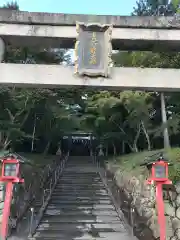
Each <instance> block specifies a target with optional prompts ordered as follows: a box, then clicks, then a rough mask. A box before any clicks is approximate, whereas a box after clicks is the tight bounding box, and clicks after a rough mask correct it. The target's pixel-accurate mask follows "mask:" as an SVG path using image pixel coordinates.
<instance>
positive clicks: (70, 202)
mask: <svg viewBox="0 0 180 240" xmlns="http://www.w3.org/2000/svg"><path fill="white" fill-rule="evenodd" d="M52 202H53V204H54V203H58V204H62V205H64V204H66V205H80V204H82V205H84V204H87V205H94V204H112V201H111V200H101V199H94V200H93V199H75V200H74V198H73V199H67V200H65V199H64V200H62V199H59V197H58V196H53V197H52V198H51V200H50V202H49V204H51V203H52Z"/></svg>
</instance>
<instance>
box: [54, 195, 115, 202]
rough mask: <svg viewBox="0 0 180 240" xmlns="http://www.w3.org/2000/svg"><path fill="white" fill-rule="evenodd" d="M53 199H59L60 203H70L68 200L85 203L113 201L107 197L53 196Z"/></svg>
mask: <svg viewBox="0 0 180 240" xmlns="http://www.w3.org/2000/svg"><path fill="white" fill-rule="evenodd" d="M52 198H57V199H59V201H65V202H68V200H70V201H76V200H77V201H83V200H85V201H86V200H89V201H96V200H98V201H103V200H104V201H108V200H109V201H111V198H110V197H109V196H108V195H107V196H89V197H88V196H74V195H71V197H70V196H69V195H60V196H59V195H52ZM66 200H67V201H66Z"/></svg>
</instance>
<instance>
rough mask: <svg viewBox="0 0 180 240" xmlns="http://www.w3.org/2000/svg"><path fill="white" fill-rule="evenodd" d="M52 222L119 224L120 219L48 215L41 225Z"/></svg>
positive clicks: (112, 217)
mask: <svg viewBox="0 0 180 240" xmlns="http://www.w3.org/2000/svg"><path fill="white" fill-rule="evenodd" d="M47 222H51V223H52V224H54V225H56V224H58V226H59V223H76V224H77V223H114V222H115V223H119V217H118V215H116V216H109V215H107V216H95V215H92V214H91V215H87V214H81V215H80V214H79V215H75V214H74V215H73V214H60V215H58V216H52V215H46V216H44V217H43V218H42V220H41V223H47Z"/></svg>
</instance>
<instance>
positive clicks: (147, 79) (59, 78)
mask: <svg viewBox="0 0 180 240" xmlns="http://www.w3.org/2000/svg"><path fill="white" fill-rule="evenodd" d="M76 40H77V41H76ZM7 43H10V44H11V45H14V46H41V47H43V46H44V47H52V48H53V47H56V48H57V47H58V48H74V46H75V50H76V51H75V52H76V61H75V67H69V66H63V65H37V64H27V65H26V64H7V63H2V62H3V55H4V52H5V47H6V44H7ZM112 49H114V50H152V49H153V50H157V51H166V49H168V50H174V51H179V50H180V24H179V19H178V17H177V16H175V17H173V16H172V17H164V16H161V17H157V16H152V17H151V16H150V17H149V16H147V17H138V16H129V17H126V16H124V17H122V16H96V15H73V14H51V13H30V12H21V11H15V10H8V9H0V62H1V63H0V84H3V85H6V86H14V85H15V86H19V87H48V88H54V87H61V88H62V87H69V86H77V87H78V86H85V87H94V88H101V89H102V88H104V89H109V90H110V89H115V90H118V89H119V90H124V89H130V90H133V89H139V90H153V91H161V92H164V91H179V90H180V81H179V76H180V70H179V69H160V68H143V69H142V68H113V64H112V61H111V54H112ZM162 107H163V108H164V102H163V95H162ZM162 116H163V121H166V114H165V111H164V112H163V115H162Z"/></svg>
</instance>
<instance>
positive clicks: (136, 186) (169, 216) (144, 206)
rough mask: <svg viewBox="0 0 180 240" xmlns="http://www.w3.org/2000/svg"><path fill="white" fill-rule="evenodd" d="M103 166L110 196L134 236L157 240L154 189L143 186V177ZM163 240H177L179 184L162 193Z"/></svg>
mask: <svg viewBox="0 0 180 240" xmlns="http://www.w3.org/2000/svg"><path fill="white" fill-rule="evenodd" d="M129 174H130V173H127V172H122V171H121V170H120V169H117V167H113V165H111V164H107V165H106V176H107V179H109V181H108V182H109V184H110V187H111V189H112V192H113V195H114V196H115V197H116V199H117V201H118V202H119V205H120V207H121V208H122V211H123V212H124V215H125V217H126V219H127V220H128V222H129V224H130V225H131V226H132V227H133V231H134V235H136V236H137V237H138V238H139V239H140V240H141V239H144V238H146V240H152V239H159V224H158V218H157V207H156V199H155V187H154V186H152V185H147V184H146V183H145V178H144V176H143V175H140V176H138V177H135V176H131V175H129ZM163 192H164V205H165V218H166V240H180V183H177V184H176V185H175V186H169V188H166V189H164V190H163Z"/></svg>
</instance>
